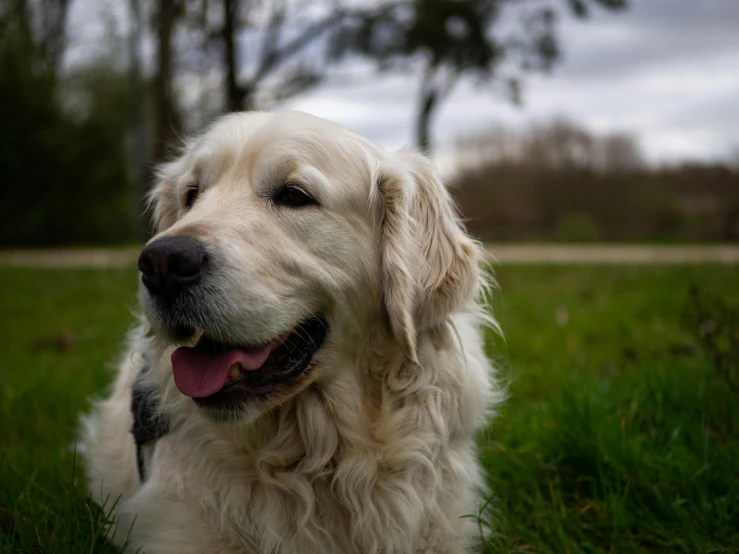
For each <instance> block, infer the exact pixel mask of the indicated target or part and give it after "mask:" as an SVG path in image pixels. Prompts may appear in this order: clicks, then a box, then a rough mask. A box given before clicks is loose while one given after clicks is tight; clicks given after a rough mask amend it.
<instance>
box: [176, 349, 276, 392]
mask: <svg viewBox="0 0 739 554" xmlns="http://www.w3.org/2000/svg"><path fill="white" fill-rule="evenodd" d="M271 351H272V347H271V345H267V346H265V347H263V348H259V349H257V350H230V351H228V352H218V353H213V352H207V351H203V350H198V349H196V348H188V347H186V346H181V347H180V348H178V349H177V350H175V351H174V352H172V371H173V373H174V382H175V385H177V388H178V389H180V392H181V393H182V394H184V395H186V396H190V397H192V398H203V397H204V396H210V395H212V394H215V393H217V392H218V391H219V390H221V389H222V388H223V385H225V384H226V381H228V370H229V369H231V366H232V365H234V364H236V363H238V364H241V367H242V368H243V369H244V370H246V371H254V370H255V369H259V368H260V367H262V365H264V362H265V361H267V358H268V357H269V354H270V352H271Z"/></svg>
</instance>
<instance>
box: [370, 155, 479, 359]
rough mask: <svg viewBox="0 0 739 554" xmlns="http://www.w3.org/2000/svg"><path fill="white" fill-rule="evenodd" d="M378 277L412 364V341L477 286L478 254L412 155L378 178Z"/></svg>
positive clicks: (426, 167) (425, 167) (430, 174)
mask: <svg viewBox="0 0 739 554" xmlns="http://www.w3.org/2000/svg"><path fill="white" fill-rule="evenodd" d="M375 182H376V183H377V187H376V191H377V194H378V195H379V196H380V198H381V201H380V202H379V205H380V211H381V217H380V229H381V241H382V270H383V281H384V283H383V284H384V294H385V307H386V309H387V313H388V317H389V320H390V326H391V328H392V331H393V333H394V334H395V336H396V337H397V338H398V339H399V340H400V342H401V344H403V346H404V351H405V354H406V355H407V356H408V357H409V358H410V359H412V360H414V361H415V359H416V335H417V333H418V332H419V331H422V330H424V329H427V328H429V327H433V326H436V325H439V324H441V323H443V322H444V321H446V319H447V318H448V316H449V315H450V314H451V313H452V312H454V311H456V310H459V309H461V308H463V307H464V305H465V304H466V303H467V302H468V301H469V300H471V299H472V298H473V297H474V296H475V294H476V292H477V288H478V285H479V281H480V277H479V270H478V262H479V260H480V256H479V248H478V246H477V243H476V242H474V241H473V240H472V239H471V238H470V237H469V236H468V235H467V234H466V233H465V231H464V229H463V228H462V225H461V223H460V221H459V218H458V217H457V214H456V211H455V207H454V203H453V201H452V199H451V196H450V195H449V192H448V191H447V189H446V187H445V186H444V184H443V183H442V182H441V180H440V179H439V178H438V176H437V175H436V172H435V170H434V169H433V167H432V165H431V163H430V162H429V161H428V160H427V159H426V158H424V157H423V156H421V155H420V154H415V153H403V154H400V155H398V156H396V158H395V160H394V161H393V162H392V163H386V164H384V165H382V166H381V167H380V168H379V170H378V176H377V179H376V181H375Z"/></svg>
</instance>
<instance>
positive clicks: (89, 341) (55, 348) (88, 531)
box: [0, 266, 739, 554]
mask: <svg viewBox="0 0 739 554" xmlns="http://www.w3.org/2000/svg"><path fill="white" fill-rule="evenodd" d="M498 278H499V281H500V285H501V291H502V294H501V295H498V296H496V298H495V300H494V302H493V304H494V309H495V312H496V314H497V315H498V317H499V319H500V320H501V322H502V326H503V329H504V331H505V334H506V338H505V341H503V340H501V339H498V338H495V337H493V336H491V337H490V353H491V355H492V356H493V357H494V358H495V359H496V360H497V362H498V365H499V366H500V367H502V368H503V371H502V375H504V376H505V378H506V380H507V381H508V382H509V395H510V398H509V401H508V402H507V404H506V405H505V407H504V408H503V410H502V411H501V413H500V416H499V417H498V419H496V420H495V421H494V423H493V424H492V426H491V428H490V429H488V430H487V431H486V432H485V433H484V434H483V435H482V436H481V438H480V446H481V455H482V457H483V460H484V463H485V465H486V467H487V468H488V470H489V474H490V482H491V485H492V490H494V492H495V497H494V498H493V499H491V502H490V503H489V504H488V505H487V506H486V507H485V508H484V509H481V516H480V517H479V523H480V528H481V532H482V533H484V534H485V535H486V536H488V537H489V538H488V539H487V544H486V547H487V550H488V551H489V552H517V551H521V552H557V553H559V552H572V553H574V552H601V551H602V552H619V553H621V552H644V551H664V552H735V551H738V550H739V391H737V386H736V381H732V379H735V378H736V373H732V371H733V372H736V370H737V367H736V366H737V364H738V363H739V360H737V350H739V347H737V346H736V345H737V344H739V316H737V314H739V311H737V309H739V293H738V291H739V270H738V269H737V268H736V266H691V267H687V266H686V267H641V268H630V267H623V268H615V267H610V268H609V267H577V266H539V267H515V266H504V267H501V268H499V269H498ZM135 279H136V275H135V272H134V271H133V270H84V271H83V270H30V269H28V270H25V269H0V282H1V283H2V287H0V347H1V351H2V352H3V354H2V357H1V358H0V550H1V551H3V552H5V551H8V552H30V551H33V549H34V547H40V549H41V550H42V551H44V552H49V553H61V552H64V553H67V554H72V553H77V552H104V551H112V550H110V549H109V548H108V547H106V545H105V541H104V539H103V535H104V533H105V530H106V524H105V521H106V520H105V517H104V513H103V511H102V510H100V509H99V508H97V507H96V506H94V505H92V504H90V503H88V502H86V498H85V495H84V486H83V483H82V478H81V471H80V470H79V468H75V460H74V454H73V451H72V449H70V445H71V444H72V443H73V439H74V429H75V425H76V418H77V414H78V413H79V412H80V411H82V410H84V409H85V408H86V406H87V403H88V400H87V396H88V395H90V394H94V393H99V392H101V391H103V390H104V389H105V386H106V384H107V383H108V382H109V381H110V378H111V373H110V370H109V368H110V367H111V363H112V362H115V360H116V356H117V354H118V353H119V352H120V351H119V347H120V343H121V340H122V339H123V337H124V334H125V331H126V329H127V327H128V326H129V325H130V324H131V323H132V321H133V316H132V311H133V310H134V309H135V299H134V289H135ZM691 285H695V286H696V287H697V289H698V291H699V292H700V293H701V294H702V295H707V296H709V297H710V296H714V297H716V298H724V299H727V301H728V305H726V304H725V303H722V302H715V303H714V302H713V301H712V300H711V299H710V298H708V299H705V300H703V301H702V306H703V308H702V309H703V311H704V312H705V313H702V314H699V313H697V309H696V307H695V305H694V302H693V301H692V300H691V299H690V298H691V297H690V294H689V290H690V287H691ZM732 305H733V307H732ZM488 529H492V530H493V533H492V534H490V533H488Z"/></svg>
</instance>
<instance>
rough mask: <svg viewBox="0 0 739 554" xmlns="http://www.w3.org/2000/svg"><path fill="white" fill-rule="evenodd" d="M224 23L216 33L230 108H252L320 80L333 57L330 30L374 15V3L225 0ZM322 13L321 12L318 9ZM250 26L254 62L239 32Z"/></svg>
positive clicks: (335, 29)
mask: <svg viewBox="0 0 739 554" xmlns="http://www.w3.org/2000/svg"><path fill="white" fill-rule="evenodd" d="M221 1H222V7H223V14H222V20H223V23H222V26H221V28H220V30H219V32H217V33H216V36H217V37H218V38H219V39H220V42H221V47H222V55H223V60H222V65H223V67H224V70H225V73H226V86H225V88H226V107H227V109H228V110H229V111H237V110H244V109H254V108H256V107H259V106H262V105H266V104H272V103H276V102H280V101H283V100H286V99H287V98H290V97H292V96H294V95H296V94H298V93H300V92H303V91H305V90H308V89H310V88H312V87H314V86H316V85H317V84H319V83H320V82H321V81H322V80H323V78H324V76H325V74H326V68H327V65H328V62H329V61H330V60H329V57H328V56H327V55H326V54H327V45H328V44H329V43H330V42H331V39H330V35H332V34H334V33H336V32H338V31H339V30H340V29H342V27H343V26H344V25H346V24H347V23H348V22H350V21H352V20H356V19H363V18H370V17H372V15H373V14H374V13H375V12H376V11H377V8H375V7H373V6H371V5H370V6H365V7H345V6H343V5H342V4H341V3H336V4H325V5H323V6H321V5H318V6H317V5H316V4H315V3H311V2H307V1H302V2H301V1H300V0H298V1H297V2H290V1H289V0H274V1H271V2H267V3H266V5H260V4H259V3H258V2H243V1H241V0H221ZM316 12H318V14H316ZM243 31H252V32H253V34H254V38H256V39H257V40H255V41H254V42H253V43H252V44H253V45H254V46H255V47H254V48H253V49H252V51H251V52H249V58H250V61H251V63H245V60H243V59H240V58H241V56H240V55H239V54H240V52H239V50H238V48H237V45H236V42H237V41H236V38H237V35H238V34H239V33H241V32H243Z"/></svg>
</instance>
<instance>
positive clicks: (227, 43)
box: [221, 0, 252, 112]
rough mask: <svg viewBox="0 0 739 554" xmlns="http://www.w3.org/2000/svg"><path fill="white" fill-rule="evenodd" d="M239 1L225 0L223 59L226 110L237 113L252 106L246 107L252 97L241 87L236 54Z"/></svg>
mask: <svg viewBox="0 0 739 554" xmlns="http://www.w3.org/2000/svg"><path fill="white" fill-rule="evenodd" d="M238 12H239V0H223V29H222V31H221V37H222V39H223V57H224V60H223V62H224V65H225V66H226V109H227V111H229V112H237V111H240V110H243V109H245V108H246V109H248V108H250V107H252V106H245V105H244V104H245V100H247V97H250V96H251V95H250V94H247V91H246V90H245V89H244V87H242V86H240V85H239V81H238V71H239V67H238V64H239V61H238V58H237V52H236V30H237V28H238V21H237V19H238Z"/></svg>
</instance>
